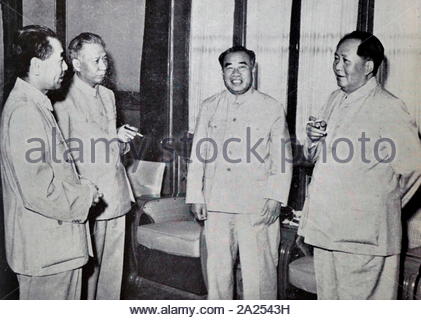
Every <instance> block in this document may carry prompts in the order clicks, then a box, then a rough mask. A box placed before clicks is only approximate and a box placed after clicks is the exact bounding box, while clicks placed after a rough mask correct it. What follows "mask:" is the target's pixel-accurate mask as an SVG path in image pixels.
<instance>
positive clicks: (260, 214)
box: [186, 47, 291, 299]
mask: <svg viewBox="0 0 421 320" xmlns="http://www.w3.org/2000/svg"><path fill="white" fill-rule="evenodd" d="M219 62H220V64H221V67H222V73H223V79H224V83H225V86H226V90H224V91H222V92H220V93H217V94H215V95H214V96H211V97H210V98H208V99H206V100H205V101H204V102H203V104H202V106H201V110H200V114H199V117H198V119H197V125H196V129H195V133H194V139H193V148H192V153H191V163H190V165H189V171H188V178H187V199H186V201H187V203H192V204H193V205H192V211H193V212H194V213H195V215H196V217H197V218H198V219H199V220H205V236H206V245H207V250H208V263H207V274H208V299H232V298H233V264H234V262H235V259H236V256H237V253H239V257H240V262H241V273H242V278H243V290H244V298H245V299H276V294H277V285H276V283H277V281H276V279H277V277H276V266H277V263H278V247H279V241H280V234H279V232H280V230H279V228H280V225H279V219H278V216H279V213H280V207H281V205H282V204H284V205H286V204H287V201H288V194H289V188H290V183H291V164H290V162H288V161H285V159H291V150H290V144H289V141H288V140H289V134H288V129H287V125H286V122H285V112H284V109H283V107H282V105H281V104H280V103H279V102H278V101H276V100H275V99H273V98H271V97H270V96H268V95H266V94H263V93H261V92H259V91H257V90H255V89H253V88H252V82H253V69H254V66H255V54H254V52H253V51H250V50H247V49H246V48H244V47H233V48H230V49H228V50H226V51H225V52H223V53H222V54H221V55H220V57H219Z"/></svg>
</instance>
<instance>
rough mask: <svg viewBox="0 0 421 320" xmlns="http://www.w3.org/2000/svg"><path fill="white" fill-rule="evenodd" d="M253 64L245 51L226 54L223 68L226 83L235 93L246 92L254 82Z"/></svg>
mask: <svg viewBox="0 0 421 320" xmlns="http://www.w3.org/2000/svg"><path fill="white" fill-rule="evenodd" d="M252 71H253V65H252V64H251V61H250V57H249V56H248V54H247V53H245V52H241V51H240V52H233V53H229V54H227V55H226V56H225V59H224V64H223V68H222V72H223V78H224V83H225V86H226V87H227V89H228V90H229V91H230V92H231V93H232V94H235V95H239V94H243V93H246V92H247V91H248V90H249V89H250V87H251V85H252V82H253V75H252Z"/></svg>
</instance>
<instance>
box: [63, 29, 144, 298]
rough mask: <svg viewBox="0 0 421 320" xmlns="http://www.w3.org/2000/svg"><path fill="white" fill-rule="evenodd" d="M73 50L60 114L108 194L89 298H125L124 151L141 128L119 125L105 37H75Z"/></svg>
mask: <svg viewBox="0 0 421 320" xmlns="http://www.w3.org/2000/svg"><path fill="white" fill-rule="evenodd" d="M69 55H70V59H71V62H72V65H73V68H74V71H75V75H74V77H73V82H72V84H71V86H70V89H69V92H68V94H67V96H66V98H65V100H64V101H60V102H58V103H56V104H55V109H56V115H57V118H58V121H59V126H60V128H61V130H62V131H63V135H64V136H65V138H66V139H67V140H68V142H69V145H70V147H71V149H72V155H73V158H74V160H75V163H76V166H77V168H78V170H79V171H80V173H81V174H82V175H84V176H86V177H88V178H89V179H91V180H92V181H94V182H95V183H96V184H97V186H98V188H99V189H100V191H101V192H102V193H103V194H104V197H103V199H102V201H101V203H99V204H98V205H97V206H96V207H95V208H94V210H93V211H94V212H93V219H94V220H95V221H94V225H93V228H92V230H91V231H92V239H93V244H94V254H95V257H94V259H93V260H92V261H91V264H88V267H89V268H86V270H85V272H86V276H87V277H88V286H87V298H88V299H119V298H120V291H121V281H122V272H123V253H124V234H125V214H126V213H127V212H128V211H129V210H130V208H131V202H132V201H134V198H133V195H132V191H131V188H130V184H129V182H128V179H127V176H126V171H125V168H124V166H123V164H122V162H121V159H120V156H121V154H122V153H123V152H126V151H128V148H127V147H129V145H128V144H127V142H129V141H130V140H131V139H133V137H134V136H135V134H136V133H135V131H136V130H137V129H136V128H134V127H130V126H128V125H125V126H123V127H120V128H119V129H118V130H117V129H116V106H115V98H114V94H113V92H112V91H111V90H109V89H107V88H105V87H104V86H102V85H101V83H102V81H103V80H104V77H105V74H106V71H107V67H108V60H107V53H106V51H105V44H104V42H103V40H102V39H101V37H100V36H98V35H96V34H93V33H87V32H85V33H81V34H80V35H78V36H77V37H76V38H74V39H73V40H72V41H71V42H70V44H69Z"/></svg>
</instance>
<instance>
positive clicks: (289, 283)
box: [278, 225, 316, 299]
mask: <svg viewBox="0 0 421 320" xmlns="http://www.w3.org/2000/svg"><path fill="white" fill-rule="evenodd" d="M281 237H282V238H281V247H280V251H279V264H278V292H279V294H278V295H279V298H280V299H315V298H316V277H315V273H314V264H313V256H312V248H311V247H310V246H308V245H306V244H304V242H303V241H302V238H301V237H297V228H296V227H291V226H284V225H283V226H282V227H281Z"/></svg>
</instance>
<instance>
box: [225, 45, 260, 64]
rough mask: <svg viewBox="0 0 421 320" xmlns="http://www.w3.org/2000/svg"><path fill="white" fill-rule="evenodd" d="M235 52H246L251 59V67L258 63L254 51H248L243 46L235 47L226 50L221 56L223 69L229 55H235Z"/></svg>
mask: <svg viewBox="0 0 421 320" xmlns="http://www.w3.org/2000/svg"><path fill="white" fill-rule="evenodd" d="M234 52H245V53H246V54H247V55H248V56H249V58H250V61H251V65H252V66H254V63H255V62H256V54H255V53H254V51H252V50H248V49H246V48H245V47H243V46H234V47H231V48H229V49H227V50H225V51H224V52H222V53H221V54H220V55H219V58H218V60H219V64H220V65H221V67H222V68H224V59H225V57H226V56H227V54H229V53H234Z"/></svg>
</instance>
